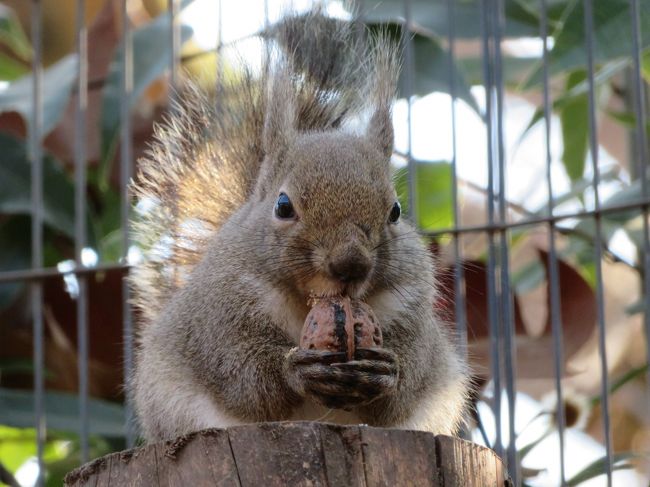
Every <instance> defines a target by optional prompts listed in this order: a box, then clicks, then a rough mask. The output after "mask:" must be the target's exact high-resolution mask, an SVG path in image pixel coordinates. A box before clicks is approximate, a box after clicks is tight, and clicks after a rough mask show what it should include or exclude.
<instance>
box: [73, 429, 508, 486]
mask: <svg viewBox="0 0 650 487" xmlns="http://www.w3.org/2000/svg"><path fill="white" fill-rule="evenodd" d="M65 485H66V486H70V487H72V486H75V487H77V486H79V487H80V486H93V487H106V486H120V487H122V486H215V485H218V486H243V487H246V486H253V487H260V486H264V487H267V486H268V487H270V486H282V487H285V486H332V487H333V486H341V487H354V486H365V487H374V486H391V487H392V486H418V487H420V486H432V487H434V486H435V487H447V486H467V487H471V486H476V487H487V486H499V487H504V486H508V485H510V481H509V480H508V478H507V474H506V471H505V468H504V467H503V464H502V463H501V460H500V459H499V458H498V457H497V456H496V454H495V453H494V452H493V451H492V450H489V449H487V448H484V447H482V446H478V445H475V444H473V443H470V442H468V441H464V440H461V439H458V438H452V437H450V436H434V435H432V434H431V433H425V432H422V431H405V430H396V429H383V428H371V427H367V426H341V425H334V424H327V423H314V422H282V423H259V424H251V425H244V426H235V427H232V428H228V429H209V430H203V431H198V432H196V433H192V434H190V435H187V436H182V437H179V438H176V439H175V440H172V441H165V442H160V443H155V444H151V445H147V446H145V447H142V448H135V449H132V450H127V451H123V452H120V453H113V454H110V455H106V456H105V457H101V458H98V459H97V460H94V461H92V462H90V463H87V464H86V465H83V466H82V467H80V468H78V469H76V470H73V471H72V472H70V473H69V474H68V475H67V476H66V478H65Z"/></svg>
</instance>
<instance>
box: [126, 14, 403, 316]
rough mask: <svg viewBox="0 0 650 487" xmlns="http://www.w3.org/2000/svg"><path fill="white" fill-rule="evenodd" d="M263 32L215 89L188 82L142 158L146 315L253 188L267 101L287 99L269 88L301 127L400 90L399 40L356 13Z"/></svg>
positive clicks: (141, 283)
mask: <svg viewBox="0 0 650 487" xmlns="http://www.w3.org/2000/svg"><path fill="white" fill-rule="evenodd" d="M260 37H261V39H262V43H263V48H262V52H263V55H262V57H263V62H262V65H261V67H260V68H259V69H253V68H251V67H249V66H246V65H245V63H241V70H240V72H238V74H237V75H233V76H222V77H221V78H222V79H221V80H220V82H219V83H218V86H216V88H215V89H214V90H211V91H209V92H205V91H203V90H201V89H199V88H197V87H195V86H193V85H191V84H188V86H186V87H184V88H183V89H182V90H181V93H180V94H179V97H178V102H177V103H176V104H175V106H174V107H173V110H172V111H171V112H170V115H168V116H167V118H166V119H165V121H164V122H163V123H162V124H160V125H159V126H157V127H156V129H155V132H154V141H153V143H152V144H151V147H150V149H149V151H148V152H147V154H146V156H145V157H144V158H142V159H140V161H139V165H138V168H139V173H138V176H137V178H136V182H135V183H134V184H133V186H132V189H133V191H134V194H135V196H136V198H137V199H138V212H137V214H138V218H137V221H135V222H134V231H135V240H136V242H137V243H138V245H139V246H140V248H141V249H142V251H143V254H144V261H143V262H142V263H141V264H140V265H138V266H137V267H136V268H135V269H134V270H133V271H132V273H131V277H130V281H131V285H132V289H133V296H134V303H135V304H136V306H137V307H138V308H140V310H141V312H142V315H143V318H144V324H146V323H147V322H150V321H152V320H154V319H155V318H156V317H157V316H158V314H159V313H160V311H161V310H162V308H163V306H164V305H165V303H166V302H167V301H168V300H169V297H170V296H171V294H172V293H173V292H174V291H175V290H176V289H177V288H178V287H179V286H182V283H183V280H184V278H185V277H186V276H187V275H188V273H189V272H190V271H191V270H192V268H193V266H194V265H195V264H197V263H198V261H199V260H200V259H201V257H202V255H203V253H204V250H205V247H206V245H207V242H208V240H209V239H210V237H211V236H212V235H213V234H214V232H216V231H217V230H218V229H219V227H220V226H221V225H222V223H223V222H224V221H225V220H226V219H227V218H228V217H229V216H230V215H231V214H232V213H233V212H234V211H236V210H237V209H238V208H240V207H241V206H242V205H243V204H244V203H245V202H246V200H247V199H248V198H249V196H250V194H251V192H252V190H253V187H254V185H255V181H256V178H257V175H258V172H259V168H260V164H261V162H262V160H263V159H264V149H263V142H262V140H263V130H264V125H265V114H266V113H267V105H268V103H278V102H280V103H281V102H282V101H281V100H280V101H278V100H274V101H269V100H272V99H273V98H274V95H273V93H276V94H277V93H291V96H292V98H293V103H288V104H287V106H290V107H292V109H295V110H296V117H295V119H296V122H297V127H296V128H297V129H298V130H302V131H309V130H325V129H332V128H339V127H342V126H344V125H348V124H350V125H352V126H353V125H354V124H359V122H360V121H361V120H362V119H363V118H364V117H366V118H367V117H368V116H370V115H372V113H371V111H372V110H373V109H376V108H379V107H381V106H382V105H383V104H390V103H391V100H392V98H393V96H394V91H395V84H396V77H397V70H398V66H397V61H396V54H395V49H394V47H392V44H391V43H390V42H389V41H388V40H387V37H386V36H383V35H375V36H371V35H369V33H368V32H366V31H364V29H363V27H362V26H361V25H359V24H357V23H354V22H346V21H341V20H336V19H332V18H329V17H325V16H324V15H322V14H321V13H320V12H319V11H313V12H310V13H307V14H301V15H297V16H290V17H287V18H285V19H284V20H283V21H281V22H279V23H278V24H276V25H275V26H273V27H271V28H269V29H268V30H267V31H265V32H264V33H262V35H261V36H260ZM278 84H282V85H283V86H280V87H279V91H278ZM276 98H277V97H276Z"/></svg>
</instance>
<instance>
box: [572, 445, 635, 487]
mask: <svg viewBox="0 0 650 487" xmlns="http://www.w3.org/2000/svg"><path fill="white" fill-rule="evenodd" d="M638 457H640V455H638V454H636V453H631V452H622V453H614V454H613V455H612V464H614V466H613V467H612V470H624V469H629V468H634V467H633V465H632V464H630V463H623V464H621V463H620V462H622V461H624V460H630V459H632V458H638ZM617 464H618V465H617ZM606 472H607V457H602V458H599V459H598V460H596V461H595V462H593V463H590V464H589V465H587V466H586V467H585V468H583V469H582V470H581V471H580V472H578V473H577V474H575V475H574V476H573V477H571V478H570V479H568V480H567V486H570V487H572V486H575V485H579V484H581V483H582V482H586V481H587V480H589V479H593V478H594V477H598V476H599V475H603V474H605V473H606Z"/></svg>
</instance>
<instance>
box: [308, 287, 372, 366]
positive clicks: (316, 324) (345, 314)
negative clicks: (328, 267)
mask: <svg viewBox="0 0 650 487" xmlns="http://www.w3.org/2000/svg"><path fill="white" fill-rule="evenodd" d="M312 303H313V304H312V309H311V311H310V312H309V314H308V315H307V318H306V319H305V324H304V326H303V328H302V334H301V339H300V348H302V349H307V350H310V349H311V350H327V351H330V352H343V353H345V354H346V358H347V360H353V359H354V351H355V350H356V348H357V347H361V348H378V347H381V346H382V336H381V328H380V327H379V323H378V322H377V318H376V316H375V314H374V313H373V311H372V308H370V306H368V305H367V304H366V303H363V302H361V301H358V300H351V299H350V298H349V297H347V296H345V297H344V296H335V297H327V298H315V299H313V300H312Z"/></svg>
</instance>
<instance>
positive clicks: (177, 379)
mask: <svg viewBox="0 0 650 487" xmlns="http://www.w3.org/2000/svg"><path fill="white" fill-rule="evenodd" d="M261 37H262V42H263V51H264V54H263V56H262V57H263V58H264V60H263V62H262V65H261V67H259V68H256V67H250V66H246V64H245V63H244V62H242V64H243V66H242V70H241V74H237V75H236V76H235V75H231V76H221V77H220V80H219V83H218V86H217V88H216V89H214V90H212V91H210V90H208V91H206V90H202V89H199V88H196V87H192V86H190V87H188V88H187V90H186V92H185V93H182V94H181V95H179V100H178V102H177V104H176V106H175V109H174V110H172V112H171V114H170V115H168V117H167V119H166V120H165V121H164V122H163V123H162V124H160V125H159V126H157V128H156V129H155V140H154V142H153V143H152V145H151V146H150V149H149V151H148V152H147V155H146V156H145V157H144V158H143V159H141V160H140V161H139V175H138V177H137V179H136V183H134V190H135V195H136V196H137V197H138V198H139V199H140V201H145V202H147V204H146V205H145V204H143V206H147V207H149V208H147V209H146V210H143V211H142V212H141V213H142V215H141V216H140V219H139V220H138V221H137V222H136V223H135V224H134V225H135V229H136V235H137V241H139V243H140V245H141V246H142V247H143V248H144V249H145V255H146V256H147V258H146V259H145V260H144V262H143V263H142V264H141V265H139V266H138V267H137V268H136V269H135V270H133V271H132V274H131V277H130V279H131V284H132V288H133V296H134V303H135V304H136V305H137V307H138V308H139V310H140V316H141V321H142V323H141V324H140V326H139V327H138V334H137V348H136V354H135V371H134V374H133V377H132V379H131V381H130V384H129V385H128V388H129V391H130V393H131V395H132V397H133V401H134V406H135V412H136V415H137V417H138V420H139V424H140V427H141V429H142V433H143V435H144V438H145V439H146V440H147V441H158V440H162V439H170V438H173V437H176V436H179V435H183V434H186V433H189V432H191V431H195V430H199V429H204V428H211V427H228V426H232V425H237V424H242V423H250V422H262V421H279V420H324V421H330V422H335V423H341V424H368V425H372V426H383V427H395V428H405V429H417V430H425V431H431V432H434V433H436V434H454V433H455V432H456V431H457V429H458V427H459V425H460V424H461V423H462V422H463V420H464V415H465V406H466V402H467V395H468V394H467V391H468V382H469V379H468V373H467V369H466V364H465V361H464V360H463V358H462V357H461V356H460V354H459V352H458V351H457V347H456V345H455V343H454V341H453V339H452V336H451V334H450V332H449V330H448V327H447V325H446V324H445V323H444V322H443V321H442V320H441V319H440V318H439V317H438V316H436V314H435V311H434V302H435V299H436V285H435V275H436V269H435V263H434V261H433V258H432V255H431V253H430V252H429V251H428V249H427V247H426V246H425V244H424V243H423V242H422V241H421V238H420V236H419V235H418V233H417V232H416V230H415V228H414V226H412V225H411V224H409V223H408V222H407V221H405V219H404V218H402V217H401V215H400V213H401V209H400V205H399V203H398V200H397V196H396V193H395V189H394V186H393V182H392V175H391V165H390V158H391V155H392V150H393V126H392V119H391V108H392V102H393V98H394V96H395V93H396V86H397V79H398V72H399V61H398V58H399V53H398V48H397V47H396V46H395V44H396V43H395V42H393V41H391V40H390V39H389V36H388V34H386V33H383V34H382V33H379V34H377V33H374V34H373V33H371V32H367V31H364V29H363V28H360V24H359V23H357V22H354V21H343V20H338V19H333V18H330V17H327V16H326V15H324V14H323V13H322V12H320V11H311V12H308V13H305V14H292V15H289V16H287V17H285V18H284V19H283V20H281V21H280V22H278V23H277V24H275V26H273V27H271V28H269V29H267V30H266V31H264V33H263V34H262V36H261ZM313 295H318V296H339V295H345V296H349V297H350V298H353V299H359V300H363V301H364V302H366V303H367V304H368V305H369V306H370V307H371V308H372V309H373V310H374V313H375V315H376V317H377V319H378V321H379V323H380V325H381V329H382V333H383V347H382V348H366V349H362V348H359V349H357V350H356V352H355V356H354V359H353V360H351V361H349V362H343V363H337V362H336V361H335V360H333V359H332V354H331V353H329V352H326V351H320V350H302V349H299V348H298V347H297V345H298V343H299V340H300V333H301V329H302V326H303V322H304V320H305V317H306V316H307V314H308V312H309V307H308V304H307V303H308V301H309V299H310V296H313Z"/></svg>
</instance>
